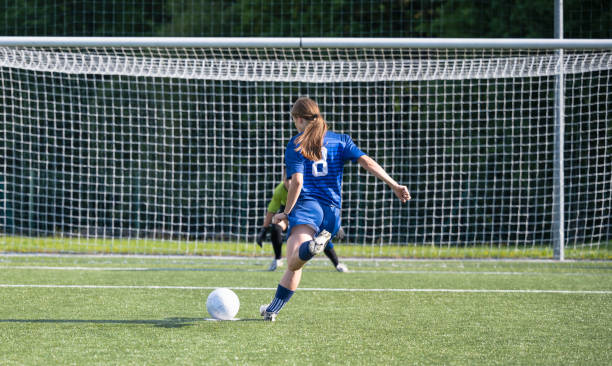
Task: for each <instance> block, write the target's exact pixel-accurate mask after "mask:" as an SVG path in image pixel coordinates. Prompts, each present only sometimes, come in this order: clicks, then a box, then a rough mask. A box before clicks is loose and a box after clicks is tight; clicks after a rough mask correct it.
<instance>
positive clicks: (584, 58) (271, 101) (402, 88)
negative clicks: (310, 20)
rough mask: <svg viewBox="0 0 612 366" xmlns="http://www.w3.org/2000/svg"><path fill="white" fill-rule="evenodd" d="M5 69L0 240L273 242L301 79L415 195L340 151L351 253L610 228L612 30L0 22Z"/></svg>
mask: <svg viewBox="0 0 612 366" xmlns="http://www.w3.org/2000/svg"><path fill="white" fill-rule="evenodd" d="M559 49H562V50H563V52H559V51H558V50H559ZM559 75H562V76H563V77H562V78H561V79H560V80H561V82H560V83H559V78H558V76H559ZM0 83H1V85H2V92H1V93H0V113H1V115H2V120H1V122H0V123H1V126H0V131H1V135H0V252H3V251H4V252H10V251H34V252H48V251H54V252H56V251H65V252H86V253H99V252H118V253H143V254H148V253H161V254H219V253H222V254H248V255H256V254H262V253H267V250H265V249H267V248H265V249H264V250H261V249H259V247H257V246H256V245H255V244H254V237H255V235H256V233H257V229H258V228H259V226H260V225H261V223H262V221H263V216H264V215H265V210H266V207H267V203H268V201H269V199H270V198H271V195H272V191H273V189H274V187H275V186H276V184H277V183H278V182H280V179H281V174H282V166H283V161H282V158H283V153H284V149H285V146H286V143H287V141H288V140H289V138H290V137H291V136H292V135H293V134H295V131H294V127H293V125H292V123H291V120H290V117H289V110H290V107H291V105H292V103H293V101H294V100H295V99H296V98H297V97H299V96H304V95H308V96H310V97H312V98H313V99H315V100H316V101H317V102H318V103H319V105H320V106H321V108H322V113H323V115H324V117H325V119H326V120H327V121H328V122H329V124H330V127H331V129H333V130H336V131H339V132H344V133H348V134H350V135H351V136H352V137H353V139H354V140H355V142H356V143H357V145H358V146H359V147H360V148H361V149H362V150H363V151H364V152H366V153H367V154H369V155H371V156H373V157H374V158H375V159H376V160H377V161H379V162H380V163H381V165H382V166H383V167H385V169H387V171H389V172H390V174H391V175H392V176H393V177H394V178H396V179H397V180H398V181H400V182H402V183H403V184H406V185H407V186H408V188H409V190H410V191H411V194H412V196H413V199H412V201H410V202H409V203H408V204H406V205H401V204H399V203H398V202H396V200H395V199H394V197H393V195H392V193H390V192H389V191H388V190H387V189H385V187H384V186H383V184H382V183H380V182H377V181H376V180H375V179H374V178H372V177H369V176H368V175H367V174H364V172H362V171H360V169H358V167H357V165H348V166H347V167H346V168H345V177H344V186H343V209H342V220H343V227H344V229H345V231H346V233H347V237H346V239H345V240H344V241H343V242H342V243H341V245H340V247H342V250H343V251H342V254H344V255H356V256H373V255H381V256H393V257H414V256H417V257H418V256H421V255H424V256H442V257H444V256H448V255H451V256H459V257H461V256H465V257H469V256H497V255H498V254H499V253H500V252H501V251H511V252H515V253H518V254H517V255H518V256H538V257H547V256H551V257H552V255H553V251H554V252H555V255H557V254H556V253H557V251H558V250H561V253H564V251H563V249H565V256H566V257H584V256H585V255H587V254H585V253H592V252H595V253H596V252H597V251H598V250H603V249H606V250H608V249H609V247H610V243H611V242H612V220H611V219H610V217H611V216H612V198H611V197H612V158H611V157H612V122H611V121H612V40H568V39H531V40H529V39H528V40H525V39H522V40H516V39H503V40H502V39H367V38H365V39H357V38H355V39H345V38H342V39H325V38H64V37H39V38H37V37H0ZM559 88H561V90H562V93H559V91H560V90H559ZM559 98H561V99H560V100H559ZM559 114H561V115H563V117H564V118H563V128H562V129H559V128H558V125H557V123H558V119H556V118H555V116H558V115H559ZM559 131H561V132H559ZM559 133H561V136H559ZM559 139H560V141H561V143H559ZM560 149H563V150H562V152H563V153H562V154H560ZM559 157H560V158H561V159H562V164H559V161H557V160H556V159H557V158H559ZM558 166H561V173H562V174H558V173H559V172H558V171H557V172H556V171H555V167H558ZM559 187H562V188H563V189H559ZM561 194H562V195H563V197H556V196H555V195H561ZM560 198H562V199H560ZM555 205H556V206H555ZM555 207H556V208H555ZM559 210H561V212H562V214H561V215H560V214H559ZM559 220H560V221H561V222H560V221H559ZM555 230H561V231H562V232H563V235H561V236H559V235H556V234H555ZM559 238H560V239H559ZM449 253H450V254H449ZM562 256H563V254H561V259H562Z"/></svg>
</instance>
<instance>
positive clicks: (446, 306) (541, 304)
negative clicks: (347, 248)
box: [0, 255, 612, 365]
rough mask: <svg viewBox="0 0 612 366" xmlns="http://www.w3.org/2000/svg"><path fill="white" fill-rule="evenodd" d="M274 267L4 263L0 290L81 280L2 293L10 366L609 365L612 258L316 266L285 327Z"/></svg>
mask: <svg viewBox="0 0 612 366" xmlns="http://www.w3.org/2000/svg"><path fill="white" fill-rule="evenodd" d="M267 264H268V258H265V259H262V258H221V259H215V260H213V259H209V258H202V257H184V258H182V257H172V258H160V257H116V256H113V257H108V256H106V257H104V256H60V257H55V256H13V255H5V256H0V284H1V285H16V284H18V285H44V284H47V285H74V286H77V287H71V288H40V287H6V286H0V299H2V301H0V364H26V365H29V364H62V365H65V364H77V365H87V364H104V365H107V364H122V365H126V364H127V365H129V364H139V365H141V364H164V365H165V364H188V365H193V364H214V365H221V364H230V365H236V364H252V365H259V364H261V365H263V364H268V365H269V364H299V365H302V364H308V365H310V364H312V365H323V364H351V365H355V364H363V365H373V364H376V365H406V364H436V365H437V364H449V365H453V364H455V365H468V364H469V365H475V364H482V365H492V364H503V365H507V364H520V365H525V364H548V365H558V364H589V365H609V364H610V363H612V346H611V344H612V343H611V342H610V340H611V339H612V312H610V309H611V306H612V263H610V262H567V263H558V262H536V261H507V262H500V261H457V260H452V261H423V260H419V261H350V262H347V264H348V265H349V267H350V268H351V269H352V270H353V272H351V273H346V274H340V273H337V272H335V271H334V270H333V268H332V267H331V265H330V264H329V262H328V261H327V260H326V259H324V258H323V259H317V260H315V261H313V262H312V263H309V264H308V265H307V267H306V269H305V270H304V277H303V280H302V284H301V288H302V291H298V292H296V294H295V295H294V297H293V299H292V300H291V302H290V303H289V304H288V305H287V306H286V307H285V309H283V311H282V312H281V314H280V315H279V317H278V321H277V322H275V323H265V322H263V321H261V320H259V316H258V314H257V309H258V307H259V305H260V304H263V303H266V302H268V301H270V299H271V296H272V295H273V292H274V291H273V290H272V289H273V288H274V287H275V286H276V284H277V282H278V280H279V278H280V276H281V273H280V272H274V273H271V272H266V271H263V270H262V269H263V268H266V267H267ZM76 267H79V268H80V269H75V270H67V268H76ZM102 268H105V269H106V270H104V271H100V270H96V271H94V270H91V269H102ZM87 269H89V270H87ZM79 285H104V286H133V287H134V288H81V287H78V286H79ZM147 286H169V287H174V286H193V287H208V286H210V287H230V288H234V289H235V292H236V293H237V294H238V296H239V297H240V301H241V308H240V312H239V313H238V317H239V318H240V320H239V321H231V322H230V321H226V322H218V321H210V320H207V314H206V311H205V309H204V302H205V299H206V296H207V295H208V293H209V292H210V291H211V290H209V289H202V288H199V289H198V288H196V289H179V288H146V287H147ZM141 287H142V288H141ZM237 287H243V288H244V287H249V288H251V289H237ZM322 288H323V289H341V290H340V291H323V290H321V289H322ZM356 289H478V290H557V291H582V292H579V293H537V292H532V293H520V292H515V293H511V292H477V293H455V292H444V291H440V292H393V291H378V292H372V291H354V290H356ZM351 290H353V291H351ZM585 291H604V293H596V292H594V293H589V292H585Z"/></svg>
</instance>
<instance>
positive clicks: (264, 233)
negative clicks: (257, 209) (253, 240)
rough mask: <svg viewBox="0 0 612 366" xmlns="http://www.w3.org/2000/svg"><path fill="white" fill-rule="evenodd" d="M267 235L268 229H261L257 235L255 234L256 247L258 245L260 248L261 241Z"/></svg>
mask: <svg viewBox="0 0 612 366" xmlns="http://www.w3.org/2000/svg"><path fill="white" fill-rule="evenodd" d="M267 233H268V228H267V227H262V228H261V230H260V231H259V234H257V245H259V247H260V248H261V247H262V243H263V241H264V240H265V239H266V234H267Z"/></svg>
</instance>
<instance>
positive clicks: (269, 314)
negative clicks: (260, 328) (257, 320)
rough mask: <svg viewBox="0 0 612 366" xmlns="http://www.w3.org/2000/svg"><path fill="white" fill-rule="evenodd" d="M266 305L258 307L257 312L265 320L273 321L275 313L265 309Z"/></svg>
mask: <svg viewBox="0 0 612 366" xmlns="http://www.w3.org/2000/svg"><path fill="white" fill-rule="evenodd" d="M267 308H268V305H262V306H260V307H259V314H260V315H261V316H263V320H264V321H266V322H275V321H276V316H277V315H278V314H277V313H273V312H271V311H266V309H267Z"/></svg>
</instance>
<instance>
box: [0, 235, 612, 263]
mask: <svg viewBox="0 0 612 366" xmlns="http://www.w3.org/2000/svg"><path fill="white" fill-rule="evenodd" d="M270 251H271V248H270V247H264V248H259V247H257V246H256V245H255V243H254V242H212V241H206V242H202V241H200V242H198V241H171V240H151V239H94V238H70V237H62V236H57V237H54V236H51V237H26V236H9V235H4V236H1V237H0V253H2V252H21V253H28V252H36V253H41V252H46V253H98V254H141V253H145V254H181V255H207V256H211V255H216V256H223V255H238V256H261V255H268V253H270ZM336 251H337V252H338V255H339V256H340V257H365V258H421V259H422V258H430V259H439V258H446V259H474V258H476V259H478V258H498V259H511V258H512V259H516V258H524V259H551V258H553V248H552V247H550V246H517V245H512V244H508V245H500V244H490V245H484V244H480V245H472V244H470V245H465V246H460V245H424V244H419V245H415V244H406V245H392V244H388V243H385V244H384V245H380V244H372V243H370V244H364V245H355V244H349V243H346V242H343V243H341V245H339V246H337V247H336ZM565 258H566V259H594V260H612V241H608V242H602V243H599V244H594V245H590V244H581V245H575V244H570V245H566V247H565Z"/></svg>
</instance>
